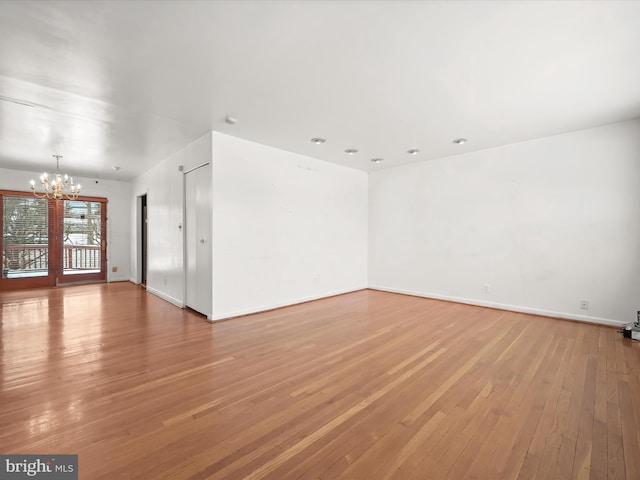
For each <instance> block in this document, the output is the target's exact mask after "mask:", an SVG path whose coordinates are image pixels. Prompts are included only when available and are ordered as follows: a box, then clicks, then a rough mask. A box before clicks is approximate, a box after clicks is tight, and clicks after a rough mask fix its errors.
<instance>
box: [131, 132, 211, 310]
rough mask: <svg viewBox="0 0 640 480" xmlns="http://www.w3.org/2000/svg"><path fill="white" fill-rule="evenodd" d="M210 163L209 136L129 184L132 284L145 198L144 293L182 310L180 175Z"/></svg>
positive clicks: (181, 191) (191, 144)
mask: <svg viewBox="0 0 640 480" xmlns="http://www.w3.org/2000/svg"><path fill="white" fill-rule="evenodd" d="M210 161H211V132H208V133H206V134H204V135H203V136H202V137H200V138H198V139H197V140H195V141H194V142H192V143H190V144H189V145H187V146H186V147H184V148H183V149H181V150H180V151H178V152H176V153H174V154H173V155H170V156H169V157H168V158H166V159H164V160H162V161H161V162H159V163H158V164H157V165H156V166H154V167H153V168H152V169H151V170H148V171H147V172H145V173H144V174H142V175H140V176H138V177H136V178H135V179H134V180H133V181H132V195H131V196H130V202H129V208H130V210H131V212H133V213H132V215H131V217H130V218H131V220H130V222H131V223H130V225H131V231H132V235H131V237H130V240H131V243H130V252H131V272H132V275H131V281H132V282H136V281H137V279H139V278H140V275H139V272H138V270H139V268H138V265H139V263H138V260H139V259H138V248H137V246H138V245H139V243H140V223H139V222H140V218H139V217H138V215H139V212H138V206H137V199H138V197H139V196H141V195H144V194H147V220H148V223H147V229H148V230H147V233H148V244H147V254H148V255H147V258H148V266H147V290H148V291H150V292H151V293H154V294H156V295H158V296H160V297H162V298H164V299H165V300H168V301H170V302H172V303H174V304H176V305H179V306H182V305H183V302H184V257H183V233H182V226H183V225H184V219H183V203H184V190H183V173H182V172H180V171H178V166H179V165H182V166H183V167H184V169H185V170H188V169H190V168H193V167H196V166H198V165H201V164H203V163H205V162H210Z"/></svg>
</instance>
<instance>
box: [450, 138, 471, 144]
mask: <svg viewBox="0 0 640 480" xmlns="http://www.w3.org/2000/svg"><path fill="white" fill-rule="evenodd" d="M468 141H469V140H467V139H466V138H456V139H455V140H454V141H453V143H455V144H456V145H462V144H463V143H465V142H468Z"/></svg>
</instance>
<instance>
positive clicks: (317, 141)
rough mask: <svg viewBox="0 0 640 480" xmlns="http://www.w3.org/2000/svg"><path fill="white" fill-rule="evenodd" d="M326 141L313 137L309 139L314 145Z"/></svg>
mask: <svg viewBox="0 0 640 480" xmlns="http://www.w3.org/2000/svg"><path fill="white" fill-rule="evenodd" d="M326 141H327V140H326V139H325V138H319V137H314V138H312V139H311V143H315V144H316V145H320V144H321V143H325V142H326Z"/></svg>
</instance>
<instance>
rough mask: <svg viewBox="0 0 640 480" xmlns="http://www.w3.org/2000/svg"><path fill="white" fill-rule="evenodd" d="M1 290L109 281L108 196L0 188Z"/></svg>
mask: <svg viewBox="0 0 640 480" xmlns="http://www.w3.org/2000/svg"><path fill="white" fill-rule="evenodd" d="M0 210H1V211H2V218H1V219H0V229H1V230H2V237H1V244H0V246H1V249H2V275H1V276H0V290H13V289H19V288H36V287H45V286H54V285H60V284H65V283H76V282H87V281H104V280H105V279H106V199H103V198H91V197H80V198H79V199H77V200H48V199H46V198H36V197H34V196H33V195H32V194H29V193H23V192H7V191H2V192H0Z"/></svg>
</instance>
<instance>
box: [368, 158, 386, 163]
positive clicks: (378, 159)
mask: <svg viewBox="0 0 640 480" xmlns="http://www.w3.org/2000/svg"><path fill="white" fill-rule="evenodd" d="M371 161H372V162H373V163H380V162H382V161H384V158H372V159H371Z"/></svg>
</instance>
